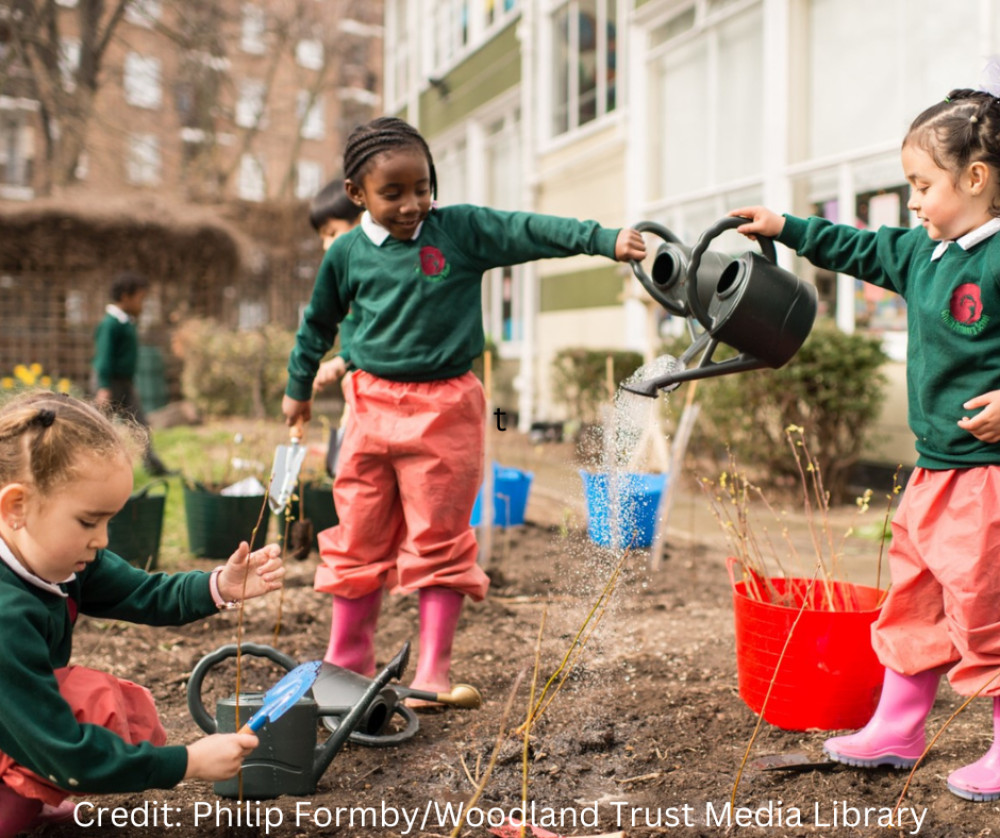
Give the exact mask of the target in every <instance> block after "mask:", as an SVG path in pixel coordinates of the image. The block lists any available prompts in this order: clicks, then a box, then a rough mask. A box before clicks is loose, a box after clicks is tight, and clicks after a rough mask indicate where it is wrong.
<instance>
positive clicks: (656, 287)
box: [623, 217, 817, 397]
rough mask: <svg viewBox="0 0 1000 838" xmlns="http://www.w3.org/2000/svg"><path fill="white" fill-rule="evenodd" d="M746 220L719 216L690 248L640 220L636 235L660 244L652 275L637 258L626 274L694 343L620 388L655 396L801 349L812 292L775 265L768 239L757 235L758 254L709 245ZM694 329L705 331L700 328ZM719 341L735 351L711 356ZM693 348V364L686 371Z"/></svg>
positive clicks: (784, 358)
mask: <svg viewBox="0 0 1000 838" xmlns="http://www.w3.org/2000/svg"><path fill="white" fill-rule="evenodd" d="M748 220H749V219H745V218H736V217H729V218H723V219H722V220H721V221H718V222H716V223H715V224H714V225H713V226H712V227H710V228H709V229H708V230H706V231H705V232H704V233H702V235H701V238H700V239H698V242H697V244H696V245H695V246H694V247H693V248H691V249H688V248H686V247H685V246H684V245H683V244H682V243H681V242H680V241H679V239H678V238H677V237H676V236H675V235H674V234H673V233H671V232H670V230H668V229H667V228H666V227H663V226H662V225H660V224H657V223H655V222H653V221H641V222H639V223H638V224H636V225H635V229H636V230H638V231H639V232H649V233H653V234H655V235H657V236H659V237H660V238H662V239H663V241H664V243H663V244H662V245H660V247H659V248H658V249H657V252H656V255H655V257H654V259H653V267H652V271H651V273H652V275H650V274H647V273H646V270H645V269H644V268H643V266H642V264H641V263H640V262H638V261H633V262H631V265H632V272H633V273H634V274H635V276H636V278H637V279H638V280H639V282H640V283H641V284H642V286H643V288H645V289H646V291H647V292H648V293H649V295H650V296H651V297H652V298H653V299H654V300H656V301H657V302H658V303H660V305H662V306H663V307H664V308H665V309H667V311H669V312H670V313H671V314H676V315H678V316H681V317H685V318H687V319H688V327H689V330H690V332H691V334H692V338H693V340H692V343H691V346H690V347H688V349H687V350H686V351H685V352H684V354H683V355H682V356H681V358H680V362H681V363H680V367H681V368H680V369H677V370H674V371H671V372H669V373H667V374H665V375H662V376H659V377H657V378H652V379H649V380H647V381H640V382H638V383H634V384H626V385H623V386H624V389H626V390H629V391H630V392H633V393H638V394H639V395H642V396H649V397H655V396H656V394H657V393H658V392H659V391H660V390H670V389H673V388H675V387H678V386H680V384H681V383H682V382H684V381H690V380H693V379H697V378H709V377H711V376H717V375H726V374H728V373H732V372H746V371H748V370H755V369H760V368H762V367H771V368H774V369H777V368H778V367H781V366H784V365H785V364H786V363H787V362H788V361H789V360H791V358H792V356H793V355H795V353H796V352H798V351H799V347H801V346H802V343H803V342H804V341H805V339H806V337H807V336H808V335H809V332H810V330H811V329H812V325H813V322H814V321H815V319H816V305H817V299H816V289H815V288H814V287H813V286H812V285H810V284H808V283H806V282H803V281H802V280H800V279H799V278H798V277H796V276H795V275H794V274H792V273H790V272H789V271H786V270H784V269H783V268H780V267H778V264H777V258H776V254H775V250H774V242H773V241H772V240H771V239H770V238H766V237H763V236H761V237H759V241H760V245H761V251H762V252H761V253H756V252H753V251H750V252H747V253H744V254H743V255H741V256H739V257H736V258H733V257H731V256H727V255H724V254H720V253H713V252H711V251H709V250H708V245H709V243H710V242H711V241H712V239H714V238H715V237H716V236H718V235H719V234H720V233H722V232H723V231H725V230H729V229H732V228H734V227H738V226H739V225H740V224H743V223H745V222H746V221H748ZM696 324H697V325H696ZM698 326H700V328H701V329H702V330H703V331H701V332H700V333H699V330H698ZM720 343H725V344H728V345H729V346H731V347H733V348H734V349H736V350H737V351H738V352H739V353H740V354H739V355H738V356H737V357H735V358H729V359H727V360H725V361H713V360H712V354H713V353H714V352H715V350H716V348H717V347H718V345H719V344H720ZM699 352H700V353H702V355H701V358H700V360H699V362H698V364H697V366H694V367H691V368H690V369H688V368H687V364H688V363H689V362H690V361H691V359H692V358H694V357H695V356H696V355H697V354H698V353H699Z"/></svg>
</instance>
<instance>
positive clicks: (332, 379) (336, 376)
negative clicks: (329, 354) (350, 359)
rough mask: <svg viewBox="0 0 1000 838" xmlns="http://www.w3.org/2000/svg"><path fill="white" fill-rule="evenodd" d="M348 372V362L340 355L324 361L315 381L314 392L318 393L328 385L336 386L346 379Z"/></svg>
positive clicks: (317, 371)
mask: <svg viewBox="0 0 1000 838" xmlns="http://www.w3.org/2000/svg"><path fill="white" fill-rule="evenodd" d="M346 372H347V362H346V361H345V360H344V359H343V358H341V357H340V356H339V355H338V356H337V357H336V358H331V359H330V360H329V361H324V362H323V363H322V364H320V365H319V369H318V370H316V378H315V379H313V392H314V393H318V392H319V391H320V390H322V389H323V388H324V387H326V385H327V384H334V383H336V382H337V381H339V380H340V379H341V378H343V377H344V373H346Z"/></svg>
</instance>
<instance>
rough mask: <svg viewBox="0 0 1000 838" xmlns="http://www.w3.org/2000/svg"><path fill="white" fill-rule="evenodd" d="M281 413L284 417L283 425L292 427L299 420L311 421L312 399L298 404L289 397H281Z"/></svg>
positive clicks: (296, 400)
mask: <svg viewBox="0 0 1000 838" xmlns="http://www.w3.org/2000/svg"><path fill="white" fill-rule="evenodd" d="M281 413H282V414H283V415H284V417H285V424H286V425H288V427H289V428H290V427H292V425H294V424H295V423H296V422H298V421H299V420H300V419H301V420H302V421H303V422H308V421H309V420H310V419H312V399H309V400H307V401H304V402H300V401H299V400H298V399H293V398H292V397H291V396H283V397H282V399H281Z"/></svg>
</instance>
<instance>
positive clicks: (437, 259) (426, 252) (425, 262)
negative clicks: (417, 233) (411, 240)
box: [420, 245, 451, 282]
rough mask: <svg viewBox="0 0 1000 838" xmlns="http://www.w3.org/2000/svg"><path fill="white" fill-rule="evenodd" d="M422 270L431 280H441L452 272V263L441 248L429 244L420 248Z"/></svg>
mask: <svg viewBox="0 0 1000 838" xmlns="http://www.w3.org/2000/svg"><path fill="white" fill-rule="evenodd" d="M420 271H421V273H423V275H424V276H425V277H426V278H427V279H429V280H430V281H431V282H440V281H441V280H442V279H444V278H445V277H446V276H448V274H450V273H451V265H449V264H448V263H447V262H446V261H445V258H444V254H443V253H442V252H441V251H440V250H438V249H437V248H436V247H431V246H430V245H427V246H426V247H422V248H420Z"/></svg>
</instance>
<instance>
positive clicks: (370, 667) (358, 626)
mask: <svg viewBox="0 0 1000 838" xmlns="http://www.w3.org/2000/svg"><path fill="white" fill-rule="evenodd" d="M381 606H382V588H378V589H377V590H374V591H372V592H371V593H370V594H365V595H364V596H363V597H359V598H358V599H347V598H346V597H341V596H335V597H334V598H333V615H332V617H331V620H330V645H329V646H327V648H326V654H325V655H324V656H323V660H325V661H326V662H327V663H332V664H335V665H336V666H342V667H344V669H349V670H351V672H357V673H358V674H359V675H364V676H365V677H366V678H371V677H372V676H374V675H375V626H376V624H377V623H378V612H379V608H381Z"/></svg>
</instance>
